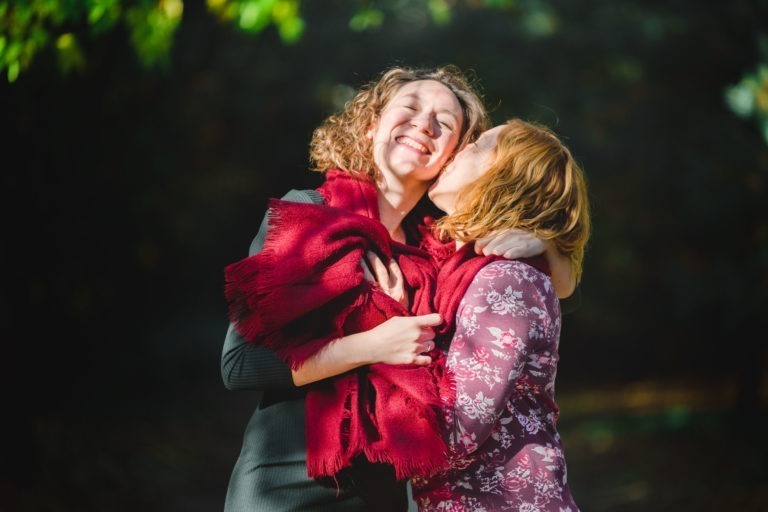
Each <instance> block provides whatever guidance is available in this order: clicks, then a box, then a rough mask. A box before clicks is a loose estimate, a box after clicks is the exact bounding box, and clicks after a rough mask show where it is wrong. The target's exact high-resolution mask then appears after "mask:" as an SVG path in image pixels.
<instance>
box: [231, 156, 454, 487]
mask: <svg viewBox="0 0 768 512" xmlns="http://www.w3.org/2000/svg"><path fill="white" fill-rule="evenodd" d="M319 192H320V193H321V194H322V195H323V197H324V199H325V202H326V205H316V204H301V203H291V202H287V201H279V200H272V201H271V202H270V209H269V215H270V226H271V228H270V230H269V232H268V235H267V238H266V241H265V244H264V250H263V251H262V252H260V253H258V254H255V255H253V256H250V257H248V258H246V259H244V260H241V261H239V262H237V263H234V264H232V265H229V266H228V267H227V268H226V269H225V276H226V288H225V293H226V297H227V299H228V301H229V303H230V318H231V320H232V321H233V323H234V324H235V326H236V327H237V329H238V331H239V332H241V333H242V334H243V336H244V337H245V338H246V339H247V340H248V341H249V342H251V343H256V344H259V345H263V346H266V347H268V348H270V349H272V350H274V351H275V352H276V353H277V355H278V356H279V357H281V358H282V359H283V360H284V361H286V362H287V363H288V364H289V365H290V366H291V367H292V368H296V367H298V366H300V365H301V363H303V362H304V361H306V360H307V358H309V357H311V356H312V355H313V354H315V353H316V352H317V351H318V350H320V349H321V348H322V347H324V346H325V345H326V344H327V343H329V342H330V341H332V340H334V339H336V338H339V337H341V336H344V335H345V334H352V333H355V332H361V331H366V330H369V329H372V328H373V327H375V326H377V325H379V324H381V323H382V322H384V321H385V320H387V319H388V318H390V317H392V316H396V315H401V316H406V315H409V314H410V313H409V312H408V311H406V310H405V309H404V308H403V307H402V306H401V305H400V304H399V303H398V302H397V301H395V300H393V299H392V298H390V297H389V296H388V295H386V294H385V293H384V292H382V291H381V290H380V289H379V288H378V287H375V286H372V285H371V284H370V283H368V282H367V281H366V280H365V279H364V277H363V271H362V268H361V266H360V262H361V260H362V259H363V257H364V254H365V251H366V250H373V251H375V252H377V253H379V254H380V255H382V256H384V257H385V258H389V257H395V258H396V259H397V262H398V264H399V265H400V268H401V270H402V273H403V276H404V278H405V280H406V284H407V287H408V289H409V290H410V291H411V294H410V297H409V298H410V304H411V308H412V311H411V312H412V313H413V314H416V315H421V314H426V313H429V312H431V311H432V306H431V298H432V296H433V295H434V292H435V279H436V272H435V269H434V266H433V262H432V259H431V257H430V255H429V254H428V253H427V252H425V251H422V250H420V249H417V248H415V247H410V246H406V245H403V244H399V243H396V242H393V241H392V240H391V239H390V237H389V234H388V233H387V231H386V229H385V228H384V226H383V225H382V224H381V223H380V222H379V221H378V206H377V205H378V199H377V190H376V187H375V186H374V185H373V184H372V183H370V182H367V181H361V180H359V179H355V178H353V177H351V176H349V175H347V174H346V173H343V172H341V171H329V172H327V173H326V181H325V183H324V184H323V186H322V187H321V188H320V189H319ZM431 355H433V362H432V364H431V365H429V366H415V365H386V364H374V365H370V366H365V367H361V368H358V369H357V370H356V371H353V372H348V373H345V374H343V375H340V376H337V377H335V378H333V379H326V380H324V381H321V382H318V383H316V384H313V385H311V386H310V387H309V391H308V393H307V428H306V432H307V471H308V474H309V476H312V477H319V476H332V475H334V474H335V473H337V472H338V471H339V470H341V469H342V468H344V467H347V466H350V465H351V463H352V459H353V458H355V457H356V456H359V455H364V456H365V457H366V458H368V460H370V461H372V462H384V463H389V464H391V465H392V466H393V467H394V469H395V473H396V476H397V477H398V478H408V477H411V476H414V475H417V474H420V475H425V474H427V475H428V474H432V473H434V472H435V471H437V470H439V469H441V468H443V467H444V466H445V464H446V459H445V445H444V443H443V441H442V436H441V429H442V423H441V421H442V413H441V407H442V405H443V403H444V402H445V401H446V400H450V393H451V391H450V386H449V385H448V383H447V379H446V376H445V374H444V358H443V356H442V354H441V353H440V352H439V351H433V353H432V354H431Z"/></svg>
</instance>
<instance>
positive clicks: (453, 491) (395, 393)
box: [221, 66, 590, 512]
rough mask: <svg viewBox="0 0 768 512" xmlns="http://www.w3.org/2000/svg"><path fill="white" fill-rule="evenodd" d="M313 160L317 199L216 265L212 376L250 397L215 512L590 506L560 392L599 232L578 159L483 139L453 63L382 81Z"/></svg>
mask: <svg viewBox="0 0 768 512" xmlns="http://www.w3.org/2000/svg"><path fill="white" fill-rule="evenodd" d="M310 156H311V159H312V162H313V164H314V166H315V169H316V170H318V171H321V172H323V173H324V175H325V180H324V183H323V184H322V185H321V186H320V187H319V188H318V189H317V190H292V191H290V192H288V194H286V195H285V196H284V197H283V198H282V199H273V200H271V201H270V204H269V208H268V212H267V214H266V215H265V217H264V221H263V222H262V224H261V227H260V229H259V231H258V234H257V235H256V237H255V239H254V240H253V243H252V244H251V247H250V252H249V256H248V257H246V258H244V259H242V260H241V261H238V262H234V263H232V264H231V265H229V266H227V268H226V269H225V280H226V285H225V293H226V297H227V300H228V303H229V314H230V327H229V330H228V332H227V335H226V338H225V341H224V349H223V354H222V360H221V370H222V377H223V379H224V383H225V385H226V387H227V388H228V389H231V390H238V389H250V390H257V391H259V393H258V395H257V404H256V405H255V407H256V410H255V411H254V413H253V415H252V417H251V420H250V421H249V423H248V426H247V428H246V431H245V435H244V439H243V447H242V450H241V453H240V455H239V457H238V459H237V462H236V464H235V467H234V470H233V472H232V476H231V478H230V482H229V487H228V489H227V496H226V502H225V512H245V511H283V510H285V511H288V510H307V511H310V510H311V511H371V510H373V511H377V510H381V511H394V512H398V511H402V512H405V511H407V510H416V509H417V508H418V510H420V511H480V512H482V511H494V510H515V511H518V510H520V511H554V512H565V511H569V512H576V511H577V510H579V509H578V507H577V505H576V503H575V502H574V499H573V497H572V495H571V492H570V489H569V486H568V481H567V473H566V464H565V458H564V453H563V447H562V444H561V441H560V436H559V434H558V432H557V428H556V422H557V416H558V408H557V404H556V401H555V393H554V388H555V375H556V371H557V364H558V360H559V356H558V346H559V341H560V330H561V299H566V298H568V297H571V296H572V295H573V294H574V290H576V291H577V294H578V290H577V285H578V282H579V281H580V278H581V268H582V260H583V257H584V249H585V246H586V243H587V241H588V239H589V233H590V218H589V205H588V199H587V190H586V182H585V179H584V175H583V173H582V171H581V169H580V168H579V166H578V165H577V164H576V162H575V161H574V158H573V157H572V155H571V153H570V151H569V150H568V148H566V147H565V145H564V144H563V143H562V142H561V140H560V139H559V138H558V137H557V136H556V135H555V133H554V132H553V131H552V130H551V129H549V128H547V127H545V126H542V125H539V124H536V123H529V122H525V121H523V120H520V119H512V120H508V121H507V122H505V123H503V124H500V125H499V126H496V127H493V128H491V127H489V122H488V116H487V114H486V111H485V108H484V106H483V102H482V100H481V99H480V97H479V95H478V94H477V92H476V91H475V89H474V88H473V87H472V85H471V84H470V82H469V81H468V80H467V79H466V78H465V77H464V75H463V74H462V73H461V72H460V71H459V70H457V69H456V68H454V67H452V66H448V67H442V68H436V69H404V68H393V69H389V70H387V71H385V72H384V73H382V74H381V75H380V76H379V77H378V78H377V79H376V80H374V81H372V82H370V83H368V84H366V85H365V86H363V87H361V88H360V90H359V91H358V92H357V94H356V95H355V97H354V98H353V99H352V100H351V101H350V102H348V103H347V104H346V105H345V107H344V109H343V110H342V111H341V112H338V113H336V114H334V115H331V116H330V117H328V118H327V119H326V120H325V121H324V122H323V123H322V125H321V126H320V127H319V128H318V129H317V130H315V133H314V134H313V138H312V142H311V147H310ZM563 304H565V303H563Z"/></svg>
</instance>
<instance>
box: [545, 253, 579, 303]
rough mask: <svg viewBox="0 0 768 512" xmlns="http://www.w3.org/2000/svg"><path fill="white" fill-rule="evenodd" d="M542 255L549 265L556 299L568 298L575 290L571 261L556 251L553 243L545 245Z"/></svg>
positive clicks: (574, 275)
mask: <svg viewBox="0 0 768 512" xmlns="http://www.w3.org/2000/svg"><path fill="white" fill-rule="evenodd" d="M544 254H545V257H546V258H547V263H548V264H549V270H550V273H551V278H552V285H553V286H554V287H555V293H557V297H558V298H560V299H564V298H566V297H570V296H571V295H572V294H573V291H574V290H575V289H576V274H575V273H574V272H573V266H572V265H571V259H570V258H569V257H568V256H565V255H564V254H562V253H561V252H560V251H558V250H557V247H556V246H555V244H553V243H548V244H547V248H546V251H545V253H544Z"/></svg>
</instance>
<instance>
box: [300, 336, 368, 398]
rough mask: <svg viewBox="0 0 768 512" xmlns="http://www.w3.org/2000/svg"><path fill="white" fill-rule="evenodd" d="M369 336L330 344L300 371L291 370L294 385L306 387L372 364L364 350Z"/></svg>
mask: <svg viewBox="0 0 768 512" xmlns="http://www.w3.org/2000/svg"><path fill="white" fill-rule="evenodd" d="M367 335H368V333H367V332H365V333H358V334H351V335H349V336H344V337H343V338H339V339H337V340H334V341H332V342H330V343H329V344H327V345H326V346H324V347H323V348H322V349H320V351H318V352H317V353H316V354H315V355H314V356H312V357H310V358H309V359H307V360H306V361H305V362H304V364H302V365H301V366H300V367H299V368H298V369H295V370H291V374H292V377H293V384H294V385H295V386H305V385H307V384H311V383H313V382H317V381H320V380H323V379H327V378H329V377H335V376H337V375H341V374H342V373H345V372H348V371H350V370H354V369H355V368H359V367H360V366H364V365H366V364H371V363H372V362H373V361H371V360H370V359H369V358H368V357H367V356H368V354H366V351H365V350H363V347H364V344H365V338H366V336H367Z"/></svg>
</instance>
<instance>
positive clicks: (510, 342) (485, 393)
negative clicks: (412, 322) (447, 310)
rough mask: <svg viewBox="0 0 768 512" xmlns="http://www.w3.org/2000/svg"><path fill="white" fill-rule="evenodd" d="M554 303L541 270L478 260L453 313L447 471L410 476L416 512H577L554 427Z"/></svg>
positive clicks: (557, 336) (556, 310) (556, 340)
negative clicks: (452, 385) (453, 397)
mask: <svg viewBox="0 0 768 512" xmlns="http://www.w3.org/2000/svg"><path fill="white" fill-rule="evenodd" d="M560 327H561V323H560V304H559V302H558V300H557V295H556V294H555V291H554V288H553V286H552V283H551V281H550V279H549V277H548V276H546V275H545V274H543V273H541V272H540V271H539V270H537V269H535V268H533V267H531V266H529V265H526V264H525V263H522V262H519V261H497V262H493V263H490V264H488V265H486V266H485V267H484V268H483V269H482V270H481V271H480V272H478V274H477V276H475V279H474V281H473V282H472V284H471V285H470V287H469V289H468V290H467V292H466V293H465V295H464V298H463V300H462V302H461V305H460V306H459V309H458V312H457V314H456V332H455V334H454V337H453V341H452V343H451V346H450V349H449V351H448V358H447V364H448V369H449V371H450V372H451V373H452V375H453V377H454V379H455V382H456V403H455V404H454V405H453V407H447V408H446V411H445V415H446V422H447V425H449V426H451V428H449V429H448V432H446V443H447V445H448V447H449V450H450V458H451V465H450V468H449V469H448V470H446V471H444V472H443V473H440V474H438V475H436V476H434V477H431V478H423V477H418V478H415V479H414V480H413V482H412V483H413V488H414V497H415V499H416V502H417V504H418V506H419V510H420V511H422V512H430V511H440V512H464V511H472V512H485V511H497V510H514V511H524V512H534V511H537V512H538V511H552V512H577V511H578V510H579V509H578V507H577V506H576V504H575V503H574V501H573V498H572V496H571V493H570V490H569V488H568V481H567V473H566V466H565V458H564V456H563V449H562V445H561V442H560V436H559V434H558V432H557V429H556V426H555V425H556V422H557V414H558V411H557V405H556V404H555V400H554V395H555V374H556V372H557V362H558V343H559V339H560Z"/></svg>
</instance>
